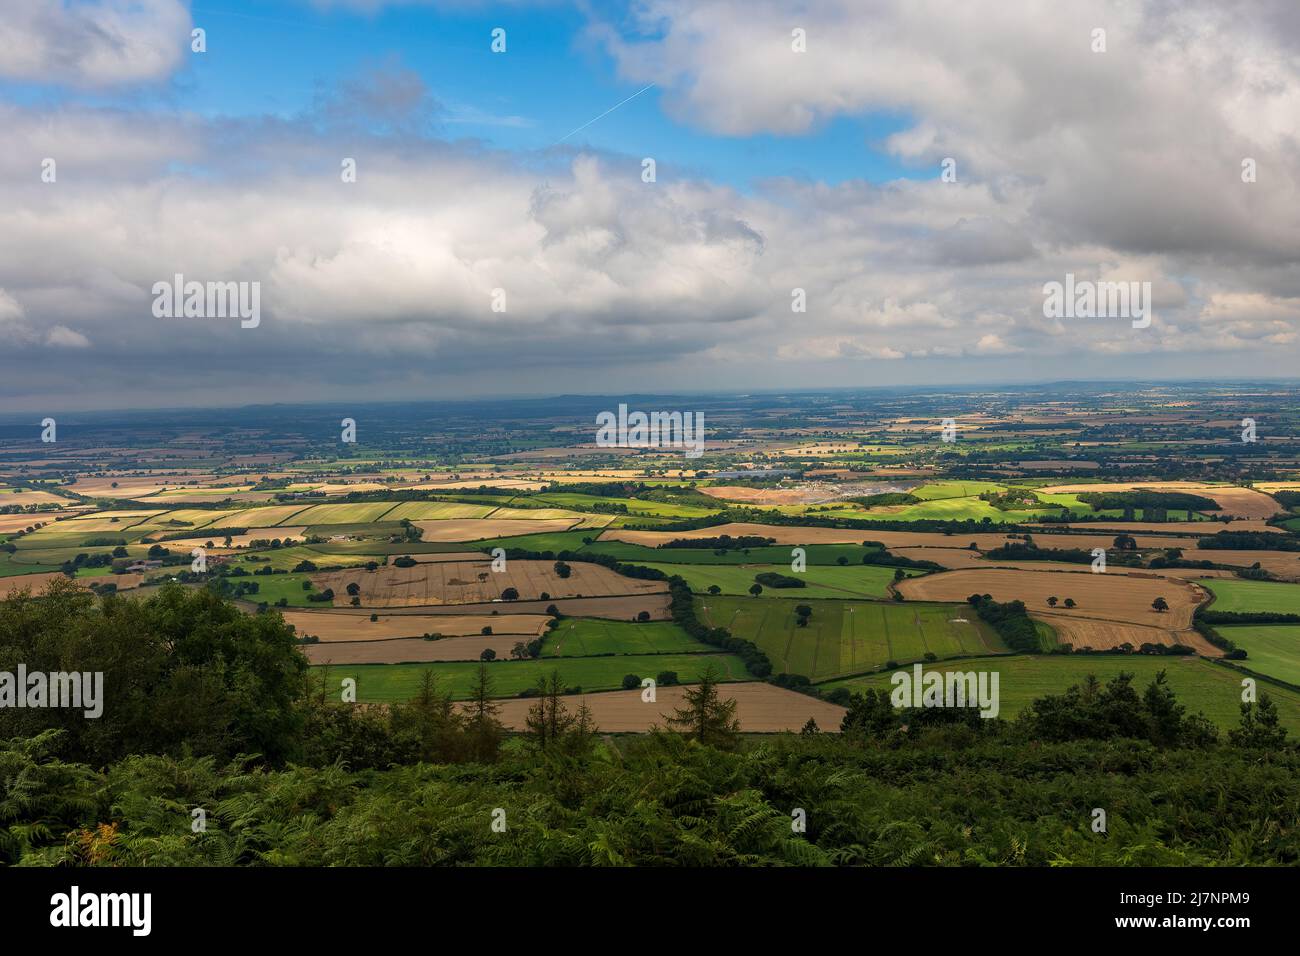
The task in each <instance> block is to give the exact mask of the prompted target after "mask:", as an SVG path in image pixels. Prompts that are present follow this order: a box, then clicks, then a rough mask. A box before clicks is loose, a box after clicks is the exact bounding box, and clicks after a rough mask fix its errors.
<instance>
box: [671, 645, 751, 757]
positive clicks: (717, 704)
mask: <svg viewBox="0 0 1300 956" xmlns="http://www.w3.org/2000/svg"><path fill="white" fill-rule="evenodd" d="M682 696H683V701H682V706H681V707H679V708H676V710H675V711H674V712H673V715H672V716H671V717H669V718H668V726H669V727H671V728H673V729H674V730H676V731H678V732H679V733H681V734H682V735H683V736H684V737H687V738H688V739H690V740H694V741H696V742H697V743H701V744H707V745H709V746H711V747H717V748H718V749H719V750H730V749H732V748H734V747H735V746H736V744H737V743H738V742H739V739H740V722H739V721H738V720H737V719H736V702H735V701H734V700H724V699H723V698H722V696H721V695H720V694H719V693H718V671H717V668H716V667H714V665H713V664H712V663H710V664H708V665H707V666H706V667H705V668H704V672H703V673H702V674H700V682H699V683H698V684H696V685H695V686H694V687H688V688H687V689H686V691H685V693H684V694H683V695H682Z"/></svg>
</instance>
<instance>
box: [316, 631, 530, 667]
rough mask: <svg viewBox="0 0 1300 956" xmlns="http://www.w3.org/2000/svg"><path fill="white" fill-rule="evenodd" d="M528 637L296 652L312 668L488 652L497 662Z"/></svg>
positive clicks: (353, 644) (408, 640)
mask: <svg viewBox="0 0 1300 956" xmlns="http://www.w3.org/2000/svg"><path fill="white" fill-rule="evenodd" d="M527 640H529V637H528V636H527V635H520V634H514V635H509V634H492V635H487V636H479V635H474V636H464V637H445V638H443V639H442V640H439V641H426V640H424V638H421V637H403V638H397V639H395V640H388V641H345V642H336V643H332V644H303V645H301V646H300V647H299V648H298V649H299V650H300V651H302V652H303V654H304V655H306V657H307V660H309V661H311V662H312V663H313V664H340V665H342V664H423V663H425V662H427V661H476V660H478V659H479V655H481V654H482V653H483V651H485V650H487V649H488V648H491V649H492V650H493V651H495V652H496V655H497V658H498V659H501V660H504V659H506V658H508V657H509V656H510V649H511V648H512V647H514V646H515V645H516V644H517V643H519V642H520V641H527Z"/></svg>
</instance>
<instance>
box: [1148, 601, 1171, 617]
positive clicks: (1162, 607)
mask: <svg viewBox="0 0 1300 956" xmlns="http://www.w3.org/2000/svg"><path fill="white" fill-rule="evenodd" d="M1151 606H1152V607H1153V608H1155V609H1156V610H1157V611H1159V612H1160V613H1161V614H1163V613H1165V611H1167V610H1169V602H1168V601H1166V600H1165V599H1164V598H1162V597H1158V598H1156V599H1155V600H1154V601H1152V602H1151Z"/></svg>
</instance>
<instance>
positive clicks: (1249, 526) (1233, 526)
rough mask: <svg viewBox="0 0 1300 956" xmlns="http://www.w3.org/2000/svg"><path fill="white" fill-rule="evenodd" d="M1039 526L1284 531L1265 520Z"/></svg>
mask: <svg viewBox="0 0 1300 956" xmlns="http://www.w3.org/2000/svg"><path fill="white" fill-rule="evenodd" d="M1034 527H1037V528H1072V529H1074V530H1076V531H1083V532H1089V531H1106V532H1109V533H1110V534H1137V533H1138V532H1139V531H1165V532H1168V533H1170V534H1192V535H1197V536H1200V535H1207V534H1217V533H1218V532H1220V531H1268V532H1276V533H1278V534H1281V533H1282V529H1281V528H1275V527H1273V526H1272V525H1270V524H1266V523H1265V522H1263V521H1253V520H1249V519H1243V520H1237V521H1228V522H1223V521H1079V522H1074V523H1073V524H1053V525H1043V524H1039V525H1034Z"/></svg>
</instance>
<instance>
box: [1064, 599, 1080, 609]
mask: <svg viewBox="0 0 1300 956" xmlns="http://www.w3.org/2000/svg"><path fill="white" fill-rule="evenodd" d="M1065 606H1066V607H1078V605H1077V604H1075V603H1074V598H1066V599H1065Z"/></svg>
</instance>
